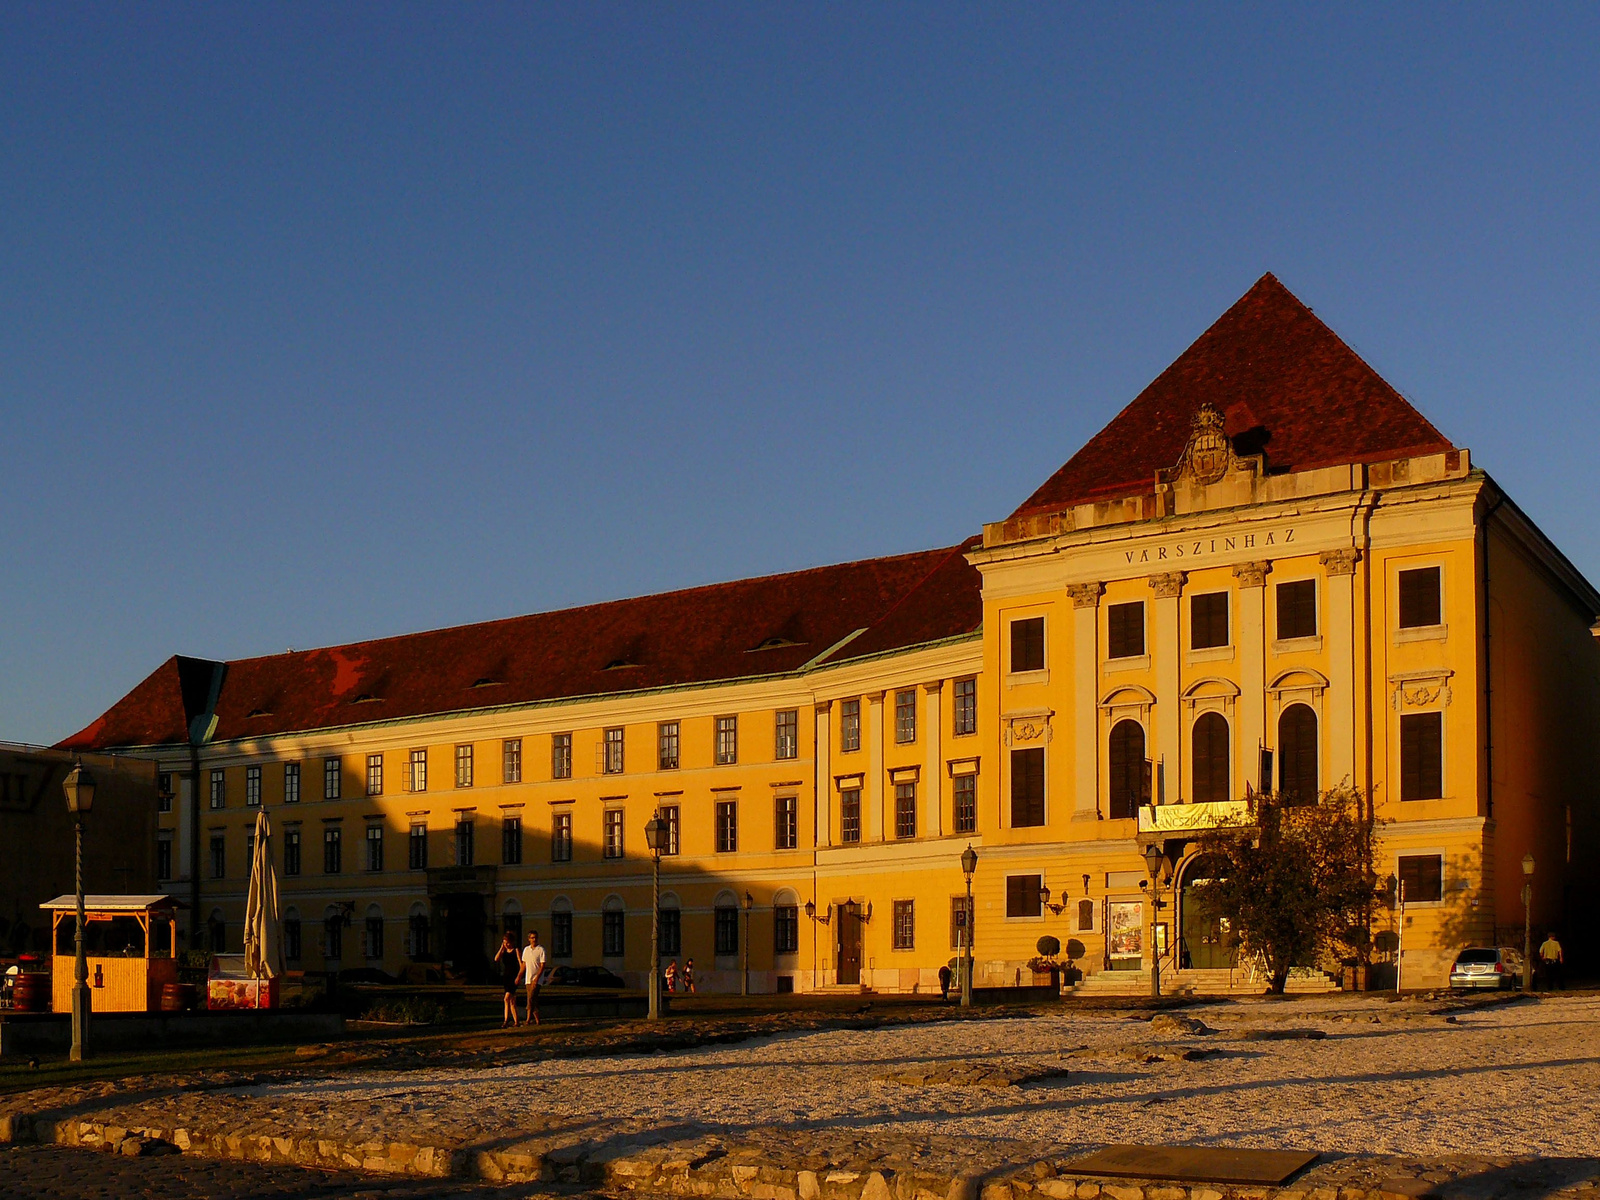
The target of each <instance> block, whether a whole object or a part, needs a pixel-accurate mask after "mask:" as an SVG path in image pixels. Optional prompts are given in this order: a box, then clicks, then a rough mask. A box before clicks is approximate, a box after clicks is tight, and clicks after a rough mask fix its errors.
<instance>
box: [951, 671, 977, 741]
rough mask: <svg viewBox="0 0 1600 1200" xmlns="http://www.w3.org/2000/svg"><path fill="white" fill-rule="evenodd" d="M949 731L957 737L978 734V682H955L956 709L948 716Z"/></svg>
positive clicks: (974, 680) (960, 680) (971, 680)
mask: <svg viewBox="0 0 1600 1200" xmlns="http://www.w3.org/2000/svg"><path fill="white" fill-rule="evenodd" d="M950 730H951V732H952V733H954V734H955V735H956V736H957V737H965V736H966V735H967V734H969V733H977V732H978V681H977V680H976V679H958V680H956V707H955V711H954V712H953V713H951V715H950Z"/></svg>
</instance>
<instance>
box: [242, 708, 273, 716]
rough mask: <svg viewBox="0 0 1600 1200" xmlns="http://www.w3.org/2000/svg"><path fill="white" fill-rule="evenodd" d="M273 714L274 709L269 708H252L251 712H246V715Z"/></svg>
mask: <svg viewBox="0 0 1600 1200" xmlns="http://www.w3.org/2000/svg"><path fill="white" fill-rule="evenodd" d="M271 715H272V710H271V709H269V708H252V709H251V710H250V711H249V712H247V713H245V716H246V717H270V716H271Z"/></svg>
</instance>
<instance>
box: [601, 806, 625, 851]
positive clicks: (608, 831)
mask: <svg viewBox="0 0 1600 1200" xmlns="http://www.w3.org/2000/svg"><path fill="white" fill-rule="evenodd" d="M605 855H606V857H607V858H621V857H622V810H621V809H620V808H608V809H606V815H605Z"/></svg>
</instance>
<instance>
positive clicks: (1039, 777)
mask: <svg viewBox="0 0 1600 1200" xmlns="http://www.w3.org/2000/svg"><path fill="white" fill-rule="evenodd" d="M1011 824H1012V825H1014V826H1017V827H1019V828H1020V827H1022V826H1027V825H1043V824H1044V748H1043V747H1042V746H1041V747H1039V748H1038V749H1033V750H1013V751H1012V752H1011Z"/></svg>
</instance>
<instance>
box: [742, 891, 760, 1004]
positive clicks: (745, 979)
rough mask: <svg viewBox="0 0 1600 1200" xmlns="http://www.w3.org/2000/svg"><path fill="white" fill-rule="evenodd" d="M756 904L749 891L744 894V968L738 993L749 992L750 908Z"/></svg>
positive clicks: (746, 994) (745, 993) (746, 993)
mask: <svg viewBox="0 0 1600 1200" xmlns="http://www.w3.org/2000/svg"><path fill="white" fill-rule="evenodd" d="M755 905H756V898H755V897H754V896H752V895H751V894H750V893H749V892H746V893H745V894H744V970H743V971H742V972H741V973H740V976H739V995H741V996H748V995H749V994H750V910H751V909H752V908H754V907H755Z"/></svg>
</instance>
